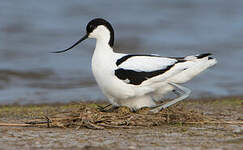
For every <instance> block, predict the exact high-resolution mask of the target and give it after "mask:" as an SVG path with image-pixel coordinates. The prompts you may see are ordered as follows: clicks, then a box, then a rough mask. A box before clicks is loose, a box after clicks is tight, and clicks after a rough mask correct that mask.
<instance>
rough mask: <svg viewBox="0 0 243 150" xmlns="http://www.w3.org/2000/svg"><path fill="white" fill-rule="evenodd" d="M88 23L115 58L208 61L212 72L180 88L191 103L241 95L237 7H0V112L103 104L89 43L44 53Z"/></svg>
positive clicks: (75, 2) (188, 3)
mask: <svg viewBox="0 0 243 150" xmlns="http://www.w3.org/2000/svg"><path fill="white" fill-rule="evenodd" d="M94 17H103V18H105V19H107V20H109V21H110V22H111V23H112V25H113V27H114V29H115V49H116V50H117V51H119V52H122V53H148V54H149V53H153V54H159V55H162V56H185V55H192V54H198V53H205V52H211V53H213V54H214V55H215V57H216V58H217V59H218V64H217V65H216V66H215V67H213V68H211V69H209V70H207V71H206V72H204V73H202V74H201V75H200V76H198V77H196V78H194V79H193V80H192V81H190V82H189V83H187V84H185V86H187V87H189V88H190V89H192V95H191V97H202V96H203V97H207V96H230V95H242V92H243V79H242V77H243V71H242V69H243V1H240V0H234V1H228V0H224V1H221V0H174V1H171V0H167V1H146V0H134V1H128V0H123V1H111V0H106V1H99V0H93V1H80V0H72V1H67V0H52V1H49V0H42V1H33V0H21V1H20V0H11V1H10V0H1V2H0V104H10V103H16V102H17V103H48V102H69V101H80V100H100V99H101V100H104V99H105V97H104V96H103V95H102V93H101V91H100V90H99V88H98V87H97V85H96V83H95V81H94V78H93V76H92V72H91V68H90V67H91V57H92V53H93V49H94V47H95V40H91V39H90V40H86V41H85V42H83V44H80V45H79V46H78V47H77V48H75V49H73V51H70V52H68V53H63V54H50V53H48V52H50V51H55V50H61V49H64V48H67V47H68V46H70V45H71V44H72V43H73V42H75V41H76V40H78V39H80V37H81V36H83V35H84V33H85V27H86V24H87V23H88V22H89V21H90V20H91V19H93V18H94Z"/></svg>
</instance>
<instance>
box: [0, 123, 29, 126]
mask: <svg viewBox="0 0 243 150" xmlns="http://www.w3.org/2000/svg"><path fill="white" fill-rule="evenodd" d="M0 126H11V127H29V126H32V124H26V123H0Z"/></svg>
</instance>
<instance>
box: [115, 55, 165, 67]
mask: <svg viewBox="0 0 243 150" xmlns="http://www.w3.org/2000/svg"><path fill="white" fill-rule="evenodd" d="M134 56H149V57H161V56H158V55H146V54H132V55H126V56H123V57H122V58H120V59H118V60H117V61H116V65H117V66H119V65H120V64H122V63H123V62H124V61H126V60H128V59H129V58H131V57H134Z"/></svg>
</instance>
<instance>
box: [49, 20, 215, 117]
mask: <svg viewBox="0 0 243 150" xmlns="http://www.w3.org/2000/svg"><path fill="white" fill-rule="evenodd" d="M88 38H94V39H96V46H95V49H94V52H93V56H92V63H91V67H92V72H93V75H94V78H95V80H96V82H97V84H98V86H99V87H100V89H101V91H102V92H103V94H104V95H105V96H106V97H107V98H108V101H109V102H110V104H111V105H112V106H113V107H120V106H127V107H129V108H130V109H131V110H138V109H140V108H143V107H148V108H151V109H150V111H151V112H153V113H157V112H159V111H161V110H162V109H165V108H167V107H169V106H171V105H173V104H175V103H177V102H179V101H182V100H184V99H186V98H187V97H188V96H189V95H190V93H191V90H190V89H189V88H186V87H184V86H182V85H181V84H182V83H186V82H188V81H189V80H191V79H192V78H193V77H195V76H197V75H198V74H200V73H201V72H202V71H204V70H206V69H207V68H209V67H211V66H214V65H215V64H216V63H217V60H216V58H213V57H211V56H210V55H212V54H211V53H203V54H198V55H189V56H185V57H163V56H160V55H157V54H123V53H117V52H114V50H113V46H114V30H113V27H112V25H111V24H110V23H109V22H108V21H106V20H105V19H103V18H94V19H92V20H91V21H90V22H89V23H88V24H87V25H86V34H85V35H84V36H83V37H82V38H81V39H80V40H78V41H77V42H75V43H74V44H73V45H72V46H70V47H68V48H67V49H64V50H60V51H54V52H53V53H62V52H66V51H69V50H71V49H72V48H74V47H75V46H77V45H78V44H79V43H81V42H82V41H84V40H86V39H88ZM169 92H173V93H175V94H176V95H177V97H176V98H175V99H172V100H171V101H169V102H167V103H165V104H156V103H157V102H160V101H163V100H162V99H163V97H164V96H165V95H166V94H168V93H169Z"/></svg>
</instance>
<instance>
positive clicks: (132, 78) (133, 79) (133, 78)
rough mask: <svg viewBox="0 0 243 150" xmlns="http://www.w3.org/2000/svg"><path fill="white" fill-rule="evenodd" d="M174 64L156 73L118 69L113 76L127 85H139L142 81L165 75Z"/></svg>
mask: <svg viewBox="0 0 243 150" xmlns="http://www.w3.org/2000/svg"><path fill="white" fill-rule="evenodd" d="M174 65H175V64H173V65H170V66H167V68H165V69H161V70H156V71H150V72H144V71H141V72H138V71H134V70H128V69H123V68H119V69H117V70H115V75H116V76H117V78H119V79H121V80H128V81H129V82H128V84H133V85H140V84H141V83H142V82H143V81H145V80H147V79H150V78H152V77H155V76H158V75H161V74H163V73H165V72H166V71H168V70H170V68H172V67H173V66H174Z"/></svg>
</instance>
